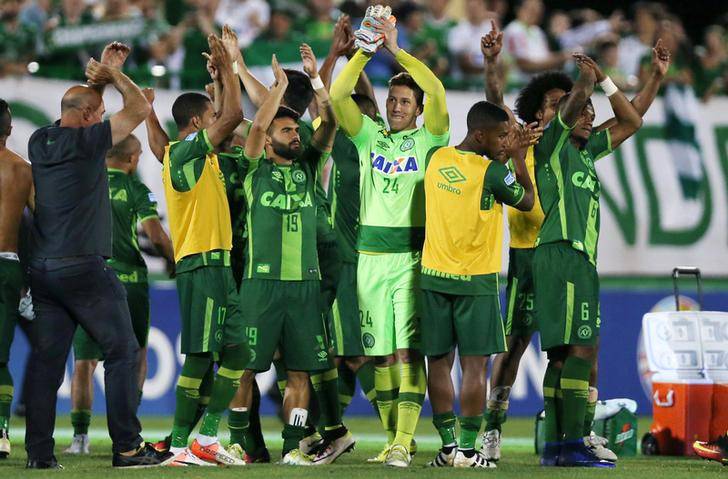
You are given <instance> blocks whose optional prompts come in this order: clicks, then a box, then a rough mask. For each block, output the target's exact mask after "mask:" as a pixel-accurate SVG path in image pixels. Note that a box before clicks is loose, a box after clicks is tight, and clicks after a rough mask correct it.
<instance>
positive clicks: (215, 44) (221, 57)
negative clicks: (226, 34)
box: [207, 35, 233, 71]
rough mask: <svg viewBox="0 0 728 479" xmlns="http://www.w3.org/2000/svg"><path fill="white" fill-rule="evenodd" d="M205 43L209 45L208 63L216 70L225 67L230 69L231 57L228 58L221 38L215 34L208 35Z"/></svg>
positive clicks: (228, 55)
mask: <svg viewBox="0 0 728 479" xmlns="http://www.w3.org/2000/svg"><path fill="white" fill-rule="evenodd" d="M207 44H208V45H209V46H210V56H209V61H210V64H211V65H212V66H213V67H215V68H216V69H217V70H218V71H221V70H223V69H225V68H230V69H232V64H233V61H232V58H230V54H229V53H228V51H227V49H226V48H225V46H224V45H223V43H222V40H220V39H219V38H218V37H216V36H215V35H208V37H207Z"/></svg>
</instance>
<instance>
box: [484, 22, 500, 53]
mask: <svg viewBox="0 0 728 479" xmlns="http://www.w3.org/2000/svg"><path fill="white" fill-rule="evenodd" d="M502 48H503V32H501V31H500V30H498V26H497V25H496V24H495V20H491V21H490V31H489V32H488V33H487V35H485V36H484V37H483V38H481V39H480V51H481V52H482V53H483V57H484V58H485V59H486V60H488V61H494V60H495V59H496V58H498V55H499V54H500V52H501V49H502Z"/></svg>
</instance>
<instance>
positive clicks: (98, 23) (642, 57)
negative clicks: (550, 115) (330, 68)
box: [0, 0, 728, 101]
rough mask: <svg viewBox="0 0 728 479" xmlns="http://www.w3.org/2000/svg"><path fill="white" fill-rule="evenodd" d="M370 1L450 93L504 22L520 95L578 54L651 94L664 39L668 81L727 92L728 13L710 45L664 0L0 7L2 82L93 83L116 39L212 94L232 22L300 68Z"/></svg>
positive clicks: (468, 83) (264, 51)
mask: <svg viewBox="0 0 728 479" xmlns="http://www.w3.org/2000/svg"><path fill="white" fill-rule="evenodd" d="M369 3H387V4H389V5H391V6H392V8H393V11H394V14H395V15H396V17H397V24H398V27H399V29H400V35H399V38H400V43H401V45H402V46H403V47H404V48H406V49H408V50H409V51H411V52H412V53H413V54H415V55H416V56H417V57H419V58H421V59H423V60H424V61H426V63H428V65H429V66H430V67H431V68H433V70H434V71H435V72H436V73H437V74H438V76H440V77H441V78H442V79H443V81H444V83H445V85H446V87H448V88H454V89H468V88H480V85H482V70H483V58H482V54H481V52H480V41H479V39H480V38H481V37H482V36H483V35H485V34H486V33H488V31H490V29H491V24H492V22H494V23H495V24H496V25H498V26H499V28H501V29H503V30H504V32H505V52H504V55H503V57H504V59H505V61H504V62H503V69H502V73H501V74H502V75H503V79H504V80H505V81H506V83H507V85H508V87H509V88H510V89H513V88H518V87H520V86H522V85H523V84H524V83H525V82H526V81H527V80H528V78H529V77H530V76H532V75H534V74H536V73H538V72H540V71H543V70H548V69H553V68H559V69H560V68H565V69H567V70H568V69H570V68H573V66H572V65H571V61H570V58H571V56H570V53H571V52H574V51H584V52H587V53H589V54H591V55H593V56H594V57H595V58H597V59H598V60H599V62H600V63H601V64H602V65H603V68H604V69H605V70H606V73H608V74H609V75H610V76H611V78H612V79H613V80H614V81H615V83H616V84H617V85H618V86H619V87H620V88H622V89H624V90H636V89H637V88H639V85H640V82H641V78H644V75H646V72H647V71H648V68H647V67H649V59H650V51H651V48H652V46H653V44H654V42H655V40H656V39H657V38H662V41H663V44H664V45H665V46H666V47H667V48H669V49H670V50H671V51H672V52H673V58H674V62H673V65H672V66H671V72H670V74H669V76H668V77H669V78H668V81H669V82H672V83H676V84H681V85H690V86H692V88H693V89H694V91H695V93H696V95H697V97H698V98H700V99H702V100H703V101H707V100H708V99H709V98H710V97H711V96H712V95H715V94H725V93H726V90H727V88H726V86H727V85H728V35H727V34H726V27H728V15H727V16H725V17H723V18H716V19H715V21H716V24H714V25H710V26H707V28H705V31H704V34H703V37H702V39H693V40H696V41H697V42H696V43H699V45H698V46H696V44H695V43H694V42H693V41H691V39H690V38H688V36H687V35H686V33H685V29H684V27H683V24H682V21H681V19H680V18H679V17H678V16H676V15H674V14H673V13H671V12H670V11H669V9H668V8H667V7H666V6H665V5H664V4H661V3H658V2H637V3H635V4H633V6H632V8H631V9H630V11H624V12H623V11H615V12H613V13H611V15H609V16H605V15H603V14H600V13H598V12H596V11H594V10H590V9H572V10H569V11H562V10H547V9H546V8H545V5H544V2H543V1H542V0H418V1H408V0H390V1H382V0H378V1H376V2H374V1H367V0H358V1H357V0H298V1H295V0H271V1H265V0H0V5H1V7H0V13H1V15H2V19H1V22H0V75H2V76H8V75H28V74H32V75H36V76H43V77H50V78H61V79H73V80H83V78H81V76H80V75H82V72H83V68H81V67H82V66H83V65H85V63H86V61H87V60H88V58H89V57H91V56H96V57H98V54H99V52H100V49H101V48H102V46H103V45H104V44H106V43H108V41H109V40H111V39H115V40H118V39H121V40H123V41H125V42H126V43H128V44H129V45H131V46H132V47H133V54H132V58H131V59H130V60H129V61H128V65H129V67H128V68H129V70H130V71H129V73H131V75H132V76H133V78H134V79H135V80H136V81H138V82H139V83H141V84H149V85H153V86H158V87H159V86H169V87H175V88H202V87H203V86H204V84H205V82H206V79H207V72H206V71H205V61H204V58H203V57H202V56H201V55H200V52H202V51H204V50H205V49H206V48H207V42H206V36H207V34H209V33H211V32H216V31H219V30H220V27H221V25H223V24H224V23H227V24H230V25H231V26H232V27H233V28H234V29H235V31H237V32H238V37H239V40H240V48H241V49H242V50H243V52H244V56H245V60H246V63H248V64H249V65H251V66H255V65H269V64H270V57H271V55H272V54H273V53H276V54H277V55H278V58H279V61H281V62H282V63H295V62H297V61H299V60H300V57H299V53H298V46H299V44H300V43H301V42H304V41H305V42H307V43H309V44H310V45H311V47H312V48H313V50H314V52H315V53H316V55H317V56H320V57H323V56H325V55H326V53H327V52H328V50H329V46H330V42H331V37H332V34H333V27H334V23H335V20H336V19H337V18H338V17H339V16H340V15H341V14H343V13H345V14H348V15H349V16H350V17H351V18H352V24H353V25H354V26H355V28H356V26H357V25H358V21H359V19H360V18H362V16H363V15H364V12H365V9H366V7H367V5H368V4H369ZM397 68H399V67H398V66H397V64H396V62H394V61H393V59H392V58H391V57H389V56H387V55H386V54H384V53H378V54H377V55H376V56H375V58H374V59H373V60H372V61H371V62H370V63H369V65H368V66H367V73H369V75H370V78H372V80H373V81H374V82H375V83H376V82H383V81H385V80H386V79H388V78H389V77H390V76H391V75H392V74H393V73H395V72H396V70H397Z"/></svg>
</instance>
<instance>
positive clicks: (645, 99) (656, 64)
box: [596, 38, 671, 131]
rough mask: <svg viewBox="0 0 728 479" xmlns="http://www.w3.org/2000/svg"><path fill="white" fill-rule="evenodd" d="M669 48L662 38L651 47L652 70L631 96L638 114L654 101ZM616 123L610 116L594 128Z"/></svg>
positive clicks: (643, 114)
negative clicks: (640, 86)
mask: <svg viewBox="0 0 728 479" xmlns="http://www.w3.org/2000/svg"><path fill="white" fill-rule="evenodd" d="M670 61H671V59H670V50H668V49H667V48H665V47H664V46H662V39H661V38H658V39H657V42H656V43H655V47H654V48H653V49H652V71H651V73H650V76H649V77H648V78H647V81H646V82H645V85H644V86H643V87H642V90H640V91H639V93H637V95H635V97H634V98H632V105H633V106H634V107H635V109H636V110H637V113H639V114H640V116H645V113H647V110H649V109H650V106H651V105H652V102H654V101H655V98H656V97H657V93H658V92H659V91H660V86H661V85H662V80H663V79H664V78H665V75H666V74H667V70H668V69H669V68H670ZM616 124H617V119H616V118H610V119H609V120H607V121H605V122H604V123H602V124H601V125H599V126H598V127H597V128H596V131H601V130H606V129H608V128H611V127H613V126H614V125H616Z"/></svg>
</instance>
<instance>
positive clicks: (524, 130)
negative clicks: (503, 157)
mask: <svg viewBox="0 0 728 479" xmlns="http://www.w3.org/2000/svg"><path fill="white" fill-rule="evenodd" d="M542 135H543V127H542V126H539V124H538V122H533V123H531V124H529V125H521V124H520V123H516V122H514V123H513V126H512V127H511V131H510V132H509V134H508V140H507V146H506V153H507V154H508V156H509V157H510V158H511V159H512V160H513V168H514V170H515V173H516V181H518V184H520V185H521V186H522V187H523V191H524V194H523V198H521V201H519V202H518V203H517V204H515V205H513V206H514V207H515V208H517V209H519V210H521V211H531V209H532V208H533V203H534V201H535V197H536V194H535V192H534V188H533V182H532V181H531V176H530V175H529V174H528V168H527V167H526V153H527V151H528V147H529V146H533V145H535V144H536V143H538V140H539V139H540V138H541V136H542Z"/></svg>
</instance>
